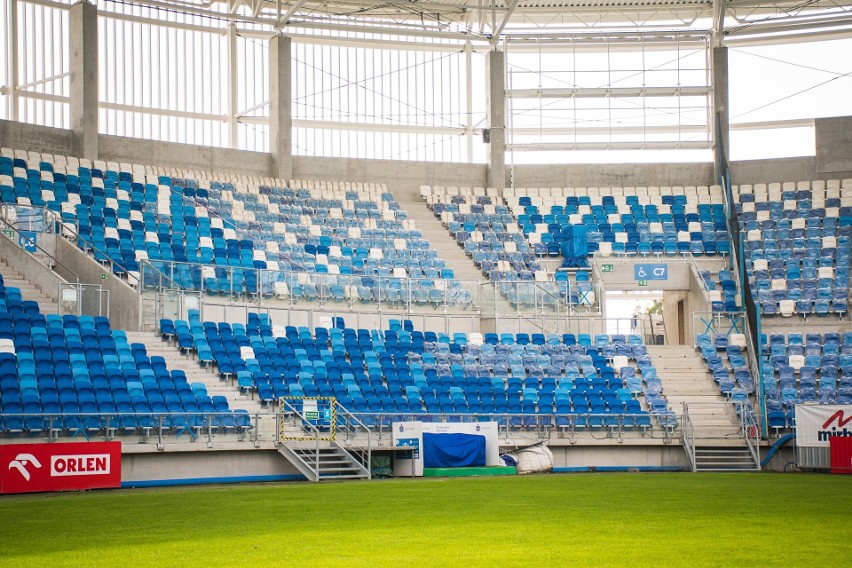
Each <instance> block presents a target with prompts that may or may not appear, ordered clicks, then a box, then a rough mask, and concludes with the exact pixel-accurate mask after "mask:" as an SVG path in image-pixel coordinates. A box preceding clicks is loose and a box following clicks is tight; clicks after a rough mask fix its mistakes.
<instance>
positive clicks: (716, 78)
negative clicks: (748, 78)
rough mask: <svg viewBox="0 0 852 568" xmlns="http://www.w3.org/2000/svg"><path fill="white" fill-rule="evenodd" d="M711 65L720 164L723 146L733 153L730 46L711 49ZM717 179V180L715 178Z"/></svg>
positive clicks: (714, 132)
mask: <svg viewBox="0 0 852 568" xmlns="http://www.w3.org/2000/svg"><path fill="white" fill-rule="evenodd" d="M710 58H711V60H710V65H711V68H712V71H713V95H712V98H713V101H712V103H713V148H714V152H715V153H716V156H715V157H716V160H715V162H716V164H717V168H718V164H719V155H718V153H719V151H720V143H721V147H722V148H724V149H725V153H726V155H727V156H730V155H731V146H730V144H729V142H730V136H729V133H730V125H729V123H728V121H729V120H730V115H729V114H728V48H727V47H714V48H711V51H710ZM717 116H718V117H719V123H720V125H721V127H719V126H718V125H717V124H716V117H717ZM719 174H720V172H718V171H717V172H716V179H717V180H718V179H719ZM714 181H715V180H714Z"/></svg>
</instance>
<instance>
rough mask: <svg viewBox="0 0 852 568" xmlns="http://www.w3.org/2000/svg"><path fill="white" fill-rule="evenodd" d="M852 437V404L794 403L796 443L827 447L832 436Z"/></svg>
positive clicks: (805, 445) (806, 445)
mask: <svg viewBox="0 0 852 568" xmlns="http://www.w3.org/2000/svg"><path fill="white" fill-rule="evenodd" d="M849 437H852V406H849V405H837V404H818V405H817V404H797V405H796V445H797V446H799V447H812V448H828V447H829V443H830V440H831V439H832V438H849Z"/></svg>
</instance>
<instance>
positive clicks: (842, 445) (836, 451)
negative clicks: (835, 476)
mask: <svg viewBox="0 0 852 568" xmlns="http://www.w3.org/2000/svg"><path fill="white" fill-rule="evenodd" d="M828 442H829V444H830V445H831V473H852V437H848V436H835V437H834V438H831V439H830V440H829V441H828Z"/></svg>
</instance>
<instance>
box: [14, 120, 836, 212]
mask: <svg viewBox="0 0 852 568" xmlns="http://www.w3.org/2000/svg"><path fill="white" fill-rule="evenodd" d="M850 123H852V118H850V117H840V118H824V119H817V120H816V121H815V125H816V128H815V131H816V152H817V155H816V156H815V157H813V156H811V157H807V156H806V157H800V158H780V159H774V160H751V161H741V162H733V163H732V164H731V172H732V177H733V180H734V183H736V184H743V183H767V182H774V181H779V182H781V181H799V180H814V179H830V178H847V177H852V139H850V138H852V134H850V132H852V126H850ZM71 143H72V141H71V132H70V131H68V130H62V129H57V128H46V127H43V126H34V125H29V124H22V123H19V122H10V121H4V120H0V145H2V146H5V147H10V148H15V149H22V150H33V151H37V152H47V153H51V154H60V155H71ZM99 152H100V158H101V159H102V160H110V161H124V162H131V163H142V164H146V165H147V164H151V165H156V166H164V167H184V168H190V169H198V170H205V171H215V172H234V173H242V174H250V175H260V176H271V175H272V172H273V167H274V164H273V160H272V156H271V154H266V153H260V152H247V151H242V150H230V149H227V148H212V147H207V146H193V145H188V144H174V143H170V142H156V141H151V140H139V139H135V138H125V137H120V136H107V135H100V137H99ZM293 176H294V177H295V178H299V179H319V180H329V179H331V180H346V181H362V182H365V181H370V182H384V183H387V184H388V188H389V189H390V190H391V191H392V192H393V193H394V195H396V197H397V199H400V200H403V201H405V200H410V199H416V198H417V197H418V195H419V187H420V186H421V185H444V186H447V185H456V186H471V187H475V186H481V187H484V186H485V185H486V167H485V165H484V164H450V163H437V162H411V161H398V160H359V159H347V158H323V157H309V156H294V158H293ZM511 181H512V185H513V186H514V187H595V186H649V185H655V186H662V185H710V184H712V183H714V182H715V178H714V176H713V165H712V164H710V163H693V164H593V165H516V166H513V167H512V168H511Z"/></svg>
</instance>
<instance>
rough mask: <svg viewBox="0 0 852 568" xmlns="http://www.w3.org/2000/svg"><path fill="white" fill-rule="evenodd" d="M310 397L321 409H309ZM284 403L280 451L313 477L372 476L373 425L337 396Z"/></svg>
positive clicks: (286, 401)
mask: <svg viewBox="0 0 852 568" xmlns="http://www.w3.org/2000/svg"><path fill="white" fill-rule="evenodd" d="M306 401H313V404H314V408H319V410H305V408H306V407H307V405H306V404H305V402H306ZM280 404H281V410H280V411H281V416H280V420H279V436H278V452H279V453H280V454H281V455H283V456H284V457H285V458H287V460H288V461H290V463H292V464H293V466H294V467H295V468H296V469H298V470H299V472H300V473H301V474H302V475H304V476H305V477H306V478H307V479H308V480H309V481H326V480H332V479H337V480H343V479H370V459H371V449H370V444H371V441H370V429H369V428H367V426H365V425H364V423H362V422H361V421H360V420H359V419H358V418H356V417H355V416H354V415H352V414H351V413H350V412H349V411H348V410H346V408H344V407H343V406H342V405H340V403H338V402H337V400H336V399H334V398H325V399H324V398H318V399H310V398H291V397H287V398H283V399H281V401H280ZM309 404H311V403H310V402H309ZM312 412H316V414H312Z"/></svg>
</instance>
